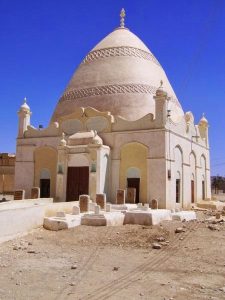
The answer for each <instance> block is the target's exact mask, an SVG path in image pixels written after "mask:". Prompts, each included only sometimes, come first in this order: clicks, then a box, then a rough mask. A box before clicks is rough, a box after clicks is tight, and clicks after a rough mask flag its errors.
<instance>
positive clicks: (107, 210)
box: [106, 203, 111, 212]
mask: <svg viewBox="0 0 225 300" xmlns="http://www.w3.org/2000/svg"><path fill="white" fill-rule="evenodd" d="M106 212H111V204H109V203H107V204H106Z"/></svg>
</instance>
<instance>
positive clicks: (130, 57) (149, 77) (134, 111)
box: [51, 27, 183, 122]
mask: <svg viewBox="0 0 225 300" xmlns="http://www.w3.org/2000/svg"><path fill="white" fill-rule="evenodd" d="M161 80H162V81H163V86H164V90H166V91H167V93H168V95H169V96H170V97H171V99H170V109H171V110H172V116H173V117H175V118H176V117H179V116H182V115H183V110H182V108H181V105H180V103H179V101H178V100H177V97H176V95H175V93H174V91H173V89H172V87H171V85H170V83H169V81H168V79H167V76H166V74H165V72H164V70H163V68H162V66H161V65H160V63H159V62H158V60H157V59H156V58H155V56H154V55H153V54H152V53H151V51H150V50H149V49H148V48H147V47H146V46H145V44H144V43H143V42H142V41H141V40H140V39H139V38H138V37H137V36H136V35H135V34H133V33H132V32H131V31H129V30H128V29H127V28H123V27H119V28H117V29H116V30H114V31H113V32H112V33H110V34H109V35H108V36H106V37H105V38H104V39H103V40H102V41H101V42H100V43H99V44H97V46H95V48H93V49H92V50H91V52H89V53H88V55H87V56H86V57H85V59H84V60H83V62H82V63H81V64H80V66H79V67H78V69H77V70H76V72H75V73H74V75H73V77H72V79H71V80H70V82H69V84H68V86H67V88H66V90H65V92H64V94H63V95H62V97H61V98H60V100H59V102H58V104H57V107H56V109H55V112H54V114H53V117H52V120H51V121H52V122H54V121H57V120H58V119H59V118H60V117H62V116H65V115H67V114H71V113H72V112H74V111H76V109H77V108H78V107H88V106H90V107H93V108H95V109H97V110H99V111H110V112H111V113H112V114H113V115H120V116H122V117H123V118H126V119H128V120H136V119H139V118H141V117H143V116H145V115H146V114H148V113H153V114H154V113H155V100H154V98H153V96H154V94H155V91H156V89H157V88H158V87H159V85H160V81H161Z"/></svg>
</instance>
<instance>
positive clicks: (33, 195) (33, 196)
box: [31, 187, 40, 199]
mask: <svg viewBox="0 0 225 300" xmlns="http://www.w3.org/2000/svg"><path fill="white" fill-rule="evenodd" d="M38 198H40V188H39V187H33V188H32V189H31V199H38Z"/></svg>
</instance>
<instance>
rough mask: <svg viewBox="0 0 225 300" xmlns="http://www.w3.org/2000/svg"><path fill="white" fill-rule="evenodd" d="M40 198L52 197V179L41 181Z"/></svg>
mask: <svg viewBox="0 0 225 300" xmlns="http://www.w3.org/2000/svg"><path fill="white" fill-rule="evenodd" d="M40 197H41V198H49V197H50V179H40Z"/></svg>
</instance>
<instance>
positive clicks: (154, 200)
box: [151, 199, 158, 209]
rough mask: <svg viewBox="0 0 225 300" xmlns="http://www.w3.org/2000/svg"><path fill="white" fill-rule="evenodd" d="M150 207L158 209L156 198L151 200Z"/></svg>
mask: <svg viewBox="0 0 225 300" xmlns="http://www.w3.org/2000/svg"><path fill="white" fill-rule="evenodd" d="M151 208H152V209H158V201H157V200H156V199H153V200H152V205H151Z"/></svg>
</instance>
